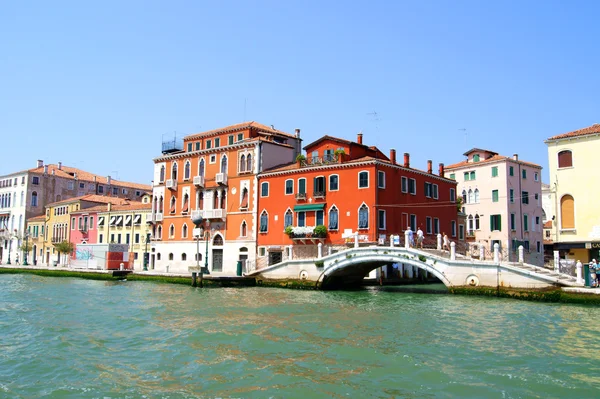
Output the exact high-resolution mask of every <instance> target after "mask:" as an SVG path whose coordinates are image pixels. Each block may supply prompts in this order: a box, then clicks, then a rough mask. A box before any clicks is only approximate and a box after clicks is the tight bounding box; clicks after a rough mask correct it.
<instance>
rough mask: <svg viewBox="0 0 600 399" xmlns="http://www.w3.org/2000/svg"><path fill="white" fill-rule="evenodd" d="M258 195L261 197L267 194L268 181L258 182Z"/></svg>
mask: <svg viewBox="0 0 600 399" xmlns="http://www.w3.org/2000/svg"><path fill="white" fill-rule="evenodd" d="M260 196H261V197H268V196H269V182H262V183H260Z"/></svg>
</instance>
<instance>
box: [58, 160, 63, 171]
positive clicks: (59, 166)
mask: <svg viewBox="0 0 600 399" xmlns="http://www.w3.org/2000/svg"><path fill="white" fill-rule="evenodd" d="M58 170H62V162H60V161H59V162H58Z"/></svg>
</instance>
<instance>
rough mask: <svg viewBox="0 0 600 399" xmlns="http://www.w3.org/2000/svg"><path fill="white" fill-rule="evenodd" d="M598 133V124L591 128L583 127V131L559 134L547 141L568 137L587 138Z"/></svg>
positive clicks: (599, 131) (599, 126) (599, 124)
mask: <svg viewBox="0 0 600 399" xmlns="http://www.w3.org/2000/svg"><path fill="white" fill-rule="evenodd" d="M599 133H600V123H595V124H593V125H592V126H589V127H584V128H583V129H579V130H574V131H572V132H569V133H563V134H559V135H557V136H552V137H550V138H549V139H548V140H560V139H568V138H570V137H579V136H587V135H588V134H599ZM548 140H546V141H548Z"/></svg>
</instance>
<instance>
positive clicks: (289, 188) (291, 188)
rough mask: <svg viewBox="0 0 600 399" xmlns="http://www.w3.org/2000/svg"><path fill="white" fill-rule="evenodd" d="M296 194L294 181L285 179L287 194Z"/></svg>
mask: <svg viewBox="0 0 600 399" xmlns="http://www.w3.org/2000/svg"><path fill="white" fill-rule="evenodd" d="M290 194H294V181H293V180H292V179H288V180H286V181H285V195H290Z"/></svg>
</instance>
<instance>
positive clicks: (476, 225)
mask: <svg viewBox="0 0 600 399" xmlns="http://www.w3.org/2000/svg"><path fill="white" fill-rule="evenodd" d="M475 230H480V227H479V215H478V214H475Z"/></svg>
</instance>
